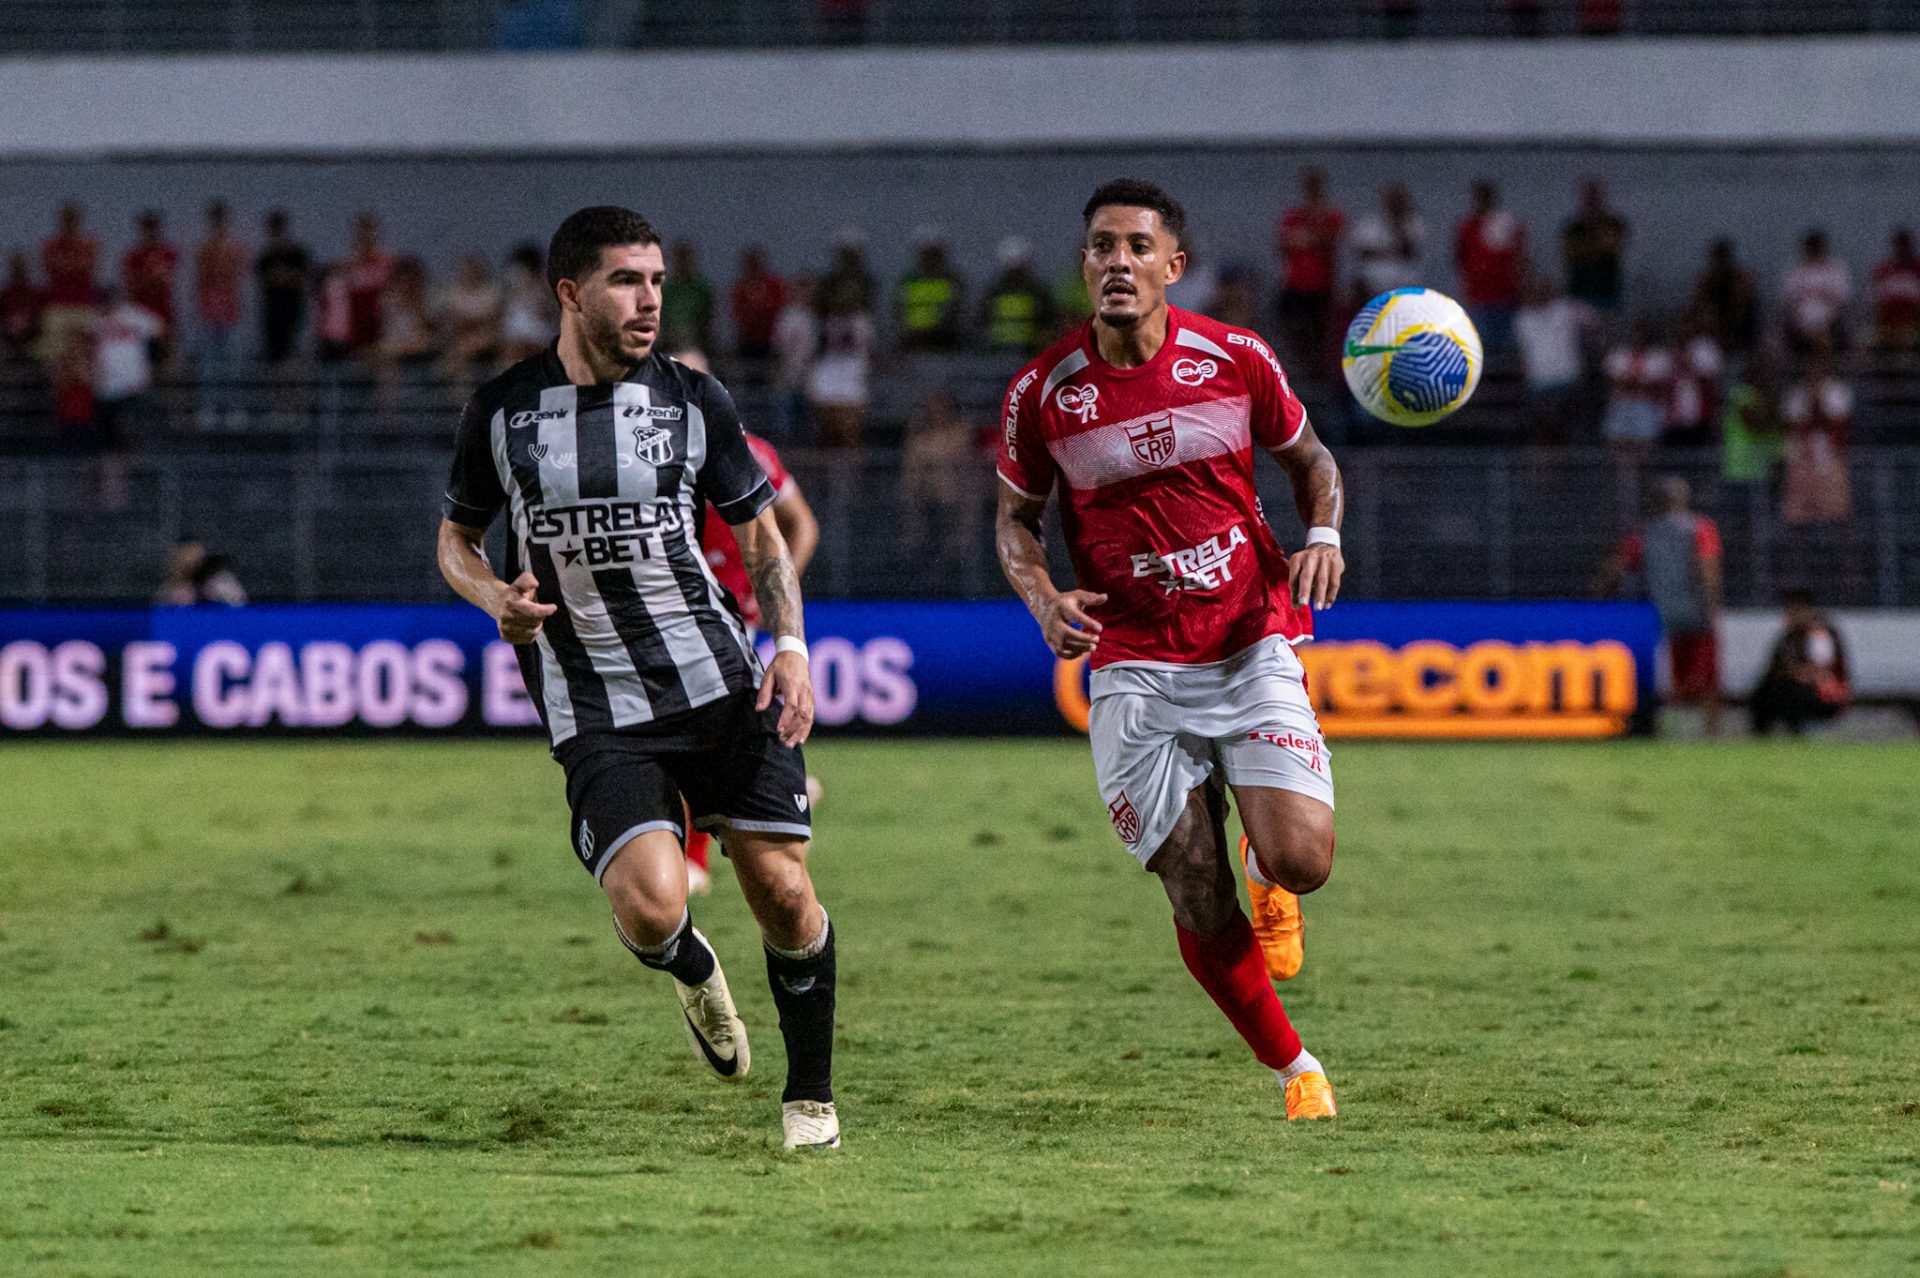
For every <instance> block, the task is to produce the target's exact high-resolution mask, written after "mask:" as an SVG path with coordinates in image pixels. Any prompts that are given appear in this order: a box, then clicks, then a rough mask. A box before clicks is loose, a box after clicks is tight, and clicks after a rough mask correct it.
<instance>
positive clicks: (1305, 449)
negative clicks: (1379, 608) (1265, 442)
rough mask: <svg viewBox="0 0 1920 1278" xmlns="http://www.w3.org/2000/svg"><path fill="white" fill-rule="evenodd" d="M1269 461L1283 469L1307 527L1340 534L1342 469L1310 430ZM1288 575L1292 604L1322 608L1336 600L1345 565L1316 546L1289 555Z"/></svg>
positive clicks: (1336, 550) (1335, 551)
mask: <svg viewBox="0 0 1920 1278" xmlns="http://www.w3.org/2000/svg"><path fill="white" fill-rule="evenodd" d="M1273 455H1274V458H1275V459H1276V460H1278V461H1279V463H1280V464H1281V465H1282V466H1285V467H1286V468H1287V478H1288V479H1289V480H1291V481H1292V483H1293V504H1294V507H1295V509H1297V510H1299V512H1300V518H1301V520H1302V521H1303V522H1304V523H1305V524H1306V525H1307V527H1309V528H1331V529H1333V530H1334V531H1335V532H1338V531H1340V521H1341V520H1342V519H1344V518H1345V517H1346V513H1347V502H1346V492H1345V490H1344V489H1343V488H1342V487H1341V484H1340V467H1338V466H1336V465H1335V464H1334V461H1333V454H1332V453H1330V452H1328V451H1327V446H1326V445H1325V444H1323V443H1321V442H1320V438H1319V436H1317V435H1315V434H1314V433H1313V426H1312V425H1311V424H1307V425H1303V426H1302V427H1301V428H1300V434H1299V436H1298V437H1297V438H1296V439H1295V440H1294V441H1293V442H1292V443H1291V444H1288V445H1287V446H1286V447H1285V448H1277V449H1275V450H1274V453H1273ZM1287 569H1288V575H1289V576H1290V577H1291V578H1292V588H1293V602H1294V603H1295V604H1296V605H1300V606H1305V605H1308V604H1311V605H1312V606H1313V607H1315V608H1325V607H1327V606H1328V605H1330V604H1331V603H1332V602H1333V601H1334V600H1335V599H1336V598H1338V597H1339V595H1340V578H1341V577H1342V576H1343V575H1344V574H1345V573H1346V571H1347V561H1346V560H1345V559H1344V558H1342V557H1341V554H1340V547H1338V546H1335V545H1331V544H1329V543H1327V542H1315V543H1313V544H1311V545H1307V546H1302V547H1301V548H1300V549H1299V550H1296V551H1294V552H1293V553H1292V554H1291V555H1289V556H1288V557H1287Z"/></svg>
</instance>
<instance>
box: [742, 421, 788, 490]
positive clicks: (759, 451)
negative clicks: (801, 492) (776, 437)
mask: <svg viewBox="0 0 1920 1278" xmlns="http://www.w3.org/2000/svg"><path fill="white" fill-rule="evenodd" d="M747 447H748V448H750V449H752V450H753V459H754V460H755V461H757V462H759V463H760V469H761V470H764V471H766V472H767V482H768V483H770V484H772V485H773V500H774V504H775V505H778V504H779V503H780V502H782V501H784V500H785V499H786V496H787V493H788V492H790V491H791V490H792V488H793V475H792V474H791V473H789V472H788V470H787V467H786V463H784V462H782V461H781V460H780V454H779V453H778V452H777V451H775V449H774V447H773V445H772V444H769V443H768V442H767V441H766V440H764V439H762V438H760V437H759V436H758V435H756V434H754V433H753V432H752V431H748V432H747Z"/></svg>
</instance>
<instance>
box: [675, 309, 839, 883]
mask: <svg viewBox="0 0 1920 1278" xmlns="http://www.w3.org/2000/svg"><path fill="white" fill-rule="evenodd" d="M668 287H669V288H671V287H672V285H668ZM673 358H674V359H676V360H678V361H680V362H681V363H682V364H685V365H686V366H687V367H688V368H691V369H693V370H695V371H696V372H701V373H711V372H712V371H713V369H712V368H711V366H709V364H708V363H707V357H706V355H705V354H704V353H702V352H700V351H698V350H693V349H688V350H681V351H675V352H673ZM747 447H748V448H749V449H751V450H752V451H753V456H754V460H755V461H757V462H759V463H760V469H762V470H764V471H766V472H767V479H768V481H769V482H771V483H772V484H773V520H774V522H775V523H776V524H778V525H779V526H780V535H781V536H783V537H785V538H786V539H787V554H788V556H789V557H791V558H792V560H793V571H794V573H795V575H797V576H802V577H804V576H805V575H806V572H807V564H808V562H809V561H810V560H812V558H813V552H814V548H815V547H817V546H818V545H819V544H820V521H819V520H818V519H815V518H814V515H813V507H811V506H809V505H807V497H806V494H805V493H803V492H801V491H800V481H799V480H797V479H795V478H794V477H793V475H792V474H791V473H789V472H788V470H787V468H786V466H784V465H783V464H782V463H781V461H780V454H779V453H778V452H776V451H775V450H774V447H773V445H772V444H769V443H768V442H767V441H766V440H764V439H762V438H760V436H758V435H756V434H754V433H753V432H752V431H748V432H747ZM700 550H701V553H703V554H704V555H706V557H707V567H709V568H711V569H713V575H714V579H715V580H717V581H718V582H719V583H720V584H721V585H722V586H723V587H725V588H726V591H727V593H728V594H730V595H732V596H733V602H734V604H735V606H736V607H738V608H739V610H740V617H741V619H742V620H743V621H745V622H746V623H747V638H748V639H749V640H754V639H757V638H758V636H759V633H760V601H759V600H758V599H755V598H754V597H753V580H752V578H751V577H749V576H748V575H747V563H746V560H744V559H742V558H741V557H740V539H739V538H738V537H735V536H734V535H733V527H732V525H730V524H728V523H727V521H726V519H725V518H723V517H722V516H721V514H720V512H719V510H717V509H716V508H715V507H714V506H713V504H712V503H708V505H707V513H706V519H705V521H704V522H703V523H702V524H701V525H700ZM819 798H820V783H819V782H818V781H815V780H814V779H813V777H812V776H808V777H807V800H808V803H809V804H812V803H814V802H817V801H818V800H819ZM712 853H713V836H712V835H711V834H708V833H707V832H706V831H705V830H698V829H694V828H693V827H692V826H688V828H687V891H689V892H691V893H693V894H694V895H696V896H705V895H706V894H707V893H708V892H711V891H712V890H713V874H712V870H711V868H710V865H711V858H712Z"/></svg>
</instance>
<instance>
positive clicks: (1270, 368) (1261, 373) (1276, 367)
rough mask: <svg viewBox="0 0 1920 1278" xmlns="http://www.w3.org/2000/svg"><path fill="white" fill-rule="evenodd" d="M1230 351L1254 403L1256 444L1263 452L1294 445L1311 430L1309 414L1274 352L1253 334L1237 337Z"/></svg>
mask: <svg viewBox="0 0 1920 1278" xmlns="http://www.w3.org/2000/svg"><path fill="white" fill-rule="evenodd" d="M1230 349H1231V350H1232V351H1233V358H1234V362H1235V363H1237V364H1238V365H1239V366H1240V375H1241V377H1243V378H1244V379H1246V383H1247V393H1248V395H1249V397H1250V398H1251V399H1252V423H1253V442H1254V443H1256V444H1258V445H1260V446H1261V447H1262V448H1285V447H1287V446H1288V445H1290V444H1292V443H1293V441H1295V440H1296V439H1299V438H1300V432H1301V431H1303V430H1305V429H1306V428H1307V410H1306V406H1305V405H1303V404H1302V403H1301V402H1300V397H1299V396H1298V395H1295V394H1294V393H1293V387H1292V386H1291V385H1290V384H1289V383H1288V382H1287V374H1286V372H1285V371H1284V370H1283V369H1281V367H1280V361H1279V360H1277V359H1275V358H1274V355H1273V348H1272V347H1270V346H1268V345H1267V344H1266V343H1265V342H1263V341H1261V340H1260V339H1259V338H1258V337H1255V336H1254V335H1253V334H1251V333H1234V334H1233V336H1232V346H1231V347H1230Z"/></svg>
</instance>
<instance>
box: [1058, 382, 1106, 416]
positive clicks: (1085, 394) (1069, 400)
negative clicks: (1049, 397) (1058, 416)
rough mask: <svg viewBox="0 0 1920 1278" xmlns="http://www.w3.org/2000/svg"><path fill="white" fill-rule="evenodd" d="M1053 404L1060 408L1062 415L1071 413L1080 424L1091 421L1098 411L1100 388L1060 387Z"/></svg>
mask: <svg viewBox="0 0 1920 1278" xmlns="http://www.w3.org/2000/svg"><path fill="white" fill-rule="evenodd" d="M1053 402H1054V403H1056V404H1058V405H1059V406H1060V411H1061V412H1063V413H1072V414H1073V415H1074V416H1075V417H1078V418H1079V419H1080V424H1081V425H1083V426H1084V425H1085V424H1086V423H1088V422H1090V421H1092V420H1093V415H1094V414H1095V413H1097V412H1099V411H1100V388H1099V387H1098V386H1062V387H1061V388H1060V390H1059V391H1058V392H1057V393H1056V394H1055V395H1054V397H1053Z"/></svg>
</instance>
